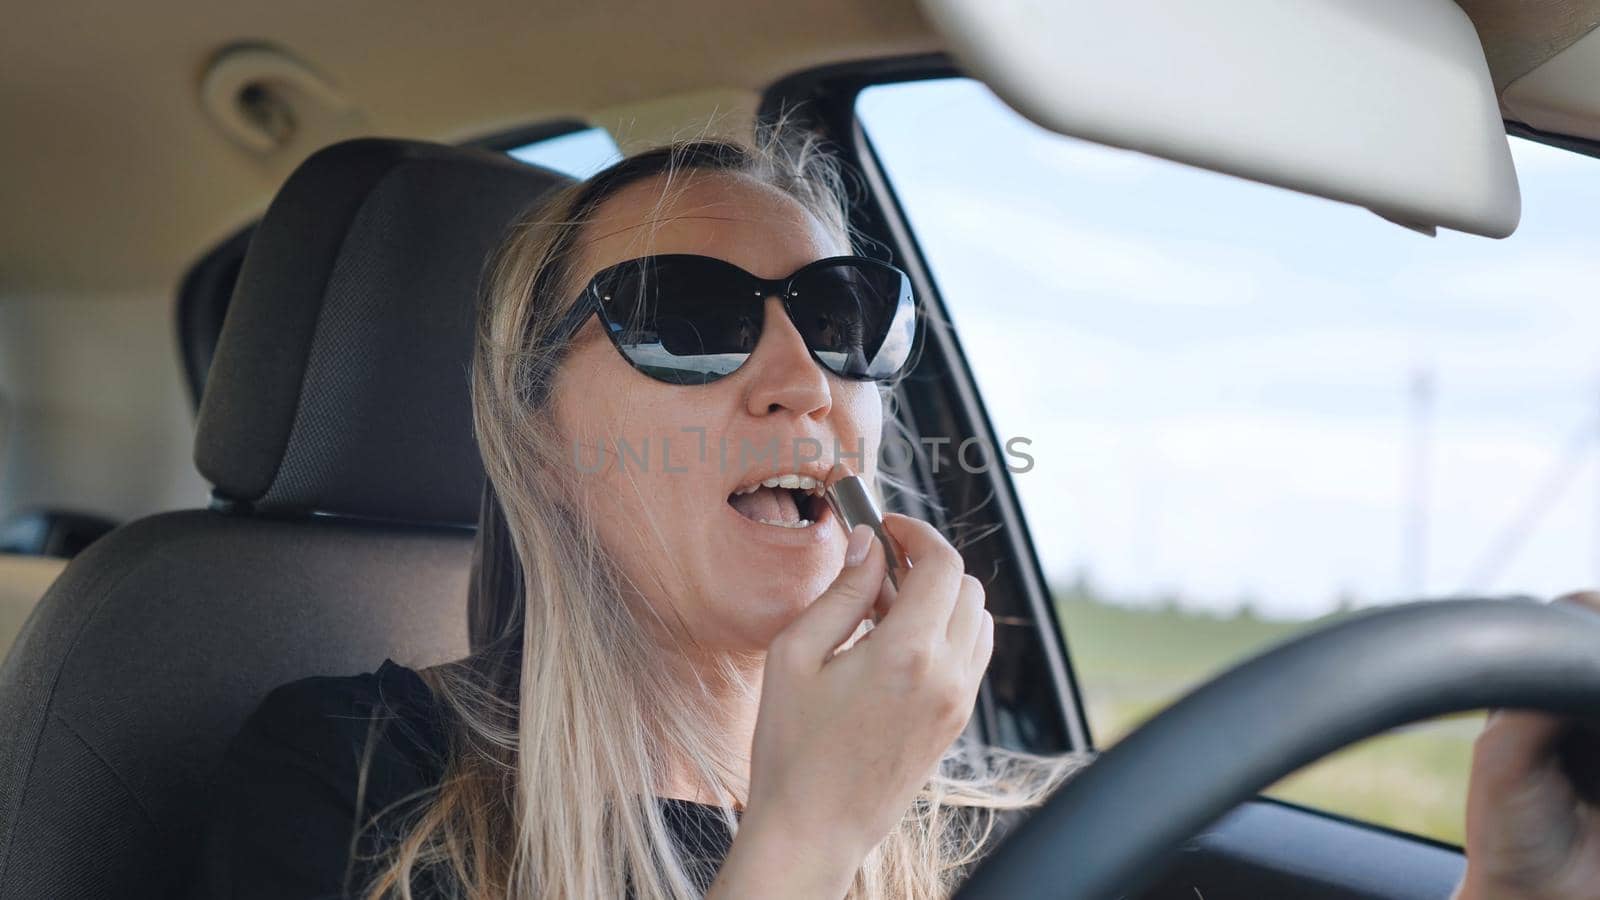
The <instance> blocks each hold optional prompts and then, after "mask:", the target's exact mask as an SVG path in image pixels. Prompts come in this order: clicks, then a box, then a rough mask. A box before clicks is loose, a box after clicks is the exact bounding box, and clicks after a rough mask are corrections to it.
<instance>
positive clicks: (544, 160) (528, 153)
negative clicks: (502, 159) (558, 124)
mask: <svg viewBox="0 0 1600 900" xmlns="http://www.w3.org/2000/svg"><path fill="white" fill-rule="evenodd" d="M507 153H509V154H510V155H511V156H512V157H514V158H516V159H520V160H522V161H523V162H526V163H533V164H534V165H538V166H544V167H545V168H547V169H554V170H556V171H557V172H561V173H563V174H566V175H571V176H572V177H573V178H580V179H581V178H588V177H589V176H590V175H593V174H594V173H596V172H598V171H600V170H601V169H603V168H605V167H606V166H609V165H611V164H612V163H614V162H616V161H617V160H619V159H621V158H622V154H621V153H619V152H618V151H617V143H616V141H614V140H612V139H611V133H610V132H608V131H606V130H605V129H604V128H585V129H583V130H582V131H574V132H572V133H571V134H563V135H561V136H560V137H553V138H546V139H544V140H542V141H536V142H534V143H532V144H527V145H524V146H521V147H517V148H516V149H514V150H509V151H507Z"/></svg>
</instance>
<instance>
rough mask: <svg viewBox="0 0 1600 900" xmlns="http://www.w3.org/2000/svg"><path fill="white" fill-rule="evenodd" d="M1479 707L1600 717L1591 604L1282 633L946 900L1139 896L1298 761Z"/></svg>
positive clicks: (1374, 620) (1133, 743) (1381, 613)
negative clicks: (1286, 636) (1184, 848)
mask: <svg viewBox="0 0 1600 900" xmlns="http://www.w3.org/2000/svg"><path fill="white" fill-rule="evenodd" d="M1488 707H1514V708H1524V709H1537V710H1543V711H1546V712H1552V713H1560V714H1564V715H1574V716H1587V717H1594V716H1596V714H1597V713H1600V614H1596V613H1595V612H1594V611H1592V610H1590V609H1587V608H1585V607H1582V606H1579V605H1577V604H1572V603H1549V604H1545V603H1538V602H1530V601H1520V600H1508V599H1451V600H1432V601H1421V602H1414V603H1407V604H1402V605H1399V606H1391V607H1385V608H1381V609H1377V610H1373V611H1370V612H1363V613H1358V614H1356V615H1354V616H1352V617H1350V618H1348V619H1344V620H1341V621H1339V622H1337V623H1334V624H1332V625H1329V626H1326V627H1324V628H1319V629H1317V630H1315V631H1311V632H1309V633H1306V634H1304V635H1301V636H1299V637H1296V638H1294V639H1292V640H1289V641H1287V642H1285V643H1283V644H1280V645H1278V646H1276V647H1274V648H1273V649H1270V650H1268V651H1267V652H1265V653H1263V654H1261V655H1259V656H1256V657H1254V658H1252V659H1250V660H1247V661H1246V662H1244V663H1241V664H1239V665H1237V666H1235V667H1234V668H1232V669H1230V670H1228V671H1227V672H1224V673H1223V674H1221V675H1219V676H1218V677H1216V678H1214V679H1212V680H1211V681H1208V682H1206V683H1205V684H1203V685H1201V686H1200V687H1198V688H1196V689H1195V690H1193V691H1191V692H1190V693H1189V694H1187V695H1185V696H1184V697H1183V698H1182V699H1180V700H1179V701H1178V702H1176V703H1174V704H1173V705H1172V706H1170V707H1168V708H1167V709H1165V710H1163V711H1162V712H1161V713H1160V714H1158V715H1156V716H1155V717H1154V718H1152V719H1151V720H1150V721H1148V722H1146V723H1145V724H1144V725H1143V726H1141V727H1140V728H1139V729H1138V730H1136V731H1134V732H1133V733H1131V734H1129V735H1128V736H1126V737H1124V738H1123V739H1122V740H1121V741H1119V742H1118V743H1117V744H1116V745H1115V746H1114V747H1112V748H1111V749H1110V750H1108V751H1106V752H1105V753H1103V754H1101V755H1100V756H1098V757H1097V758H1096V759H1095V760H1094V761H1093V762H1092V763H1091V764H1089V765H1088V766H1087V767H1086V768H1084V769H1083V770H1082V771H1081V772H1079V773H1078V774H1076V775H1075V776H1073V777H1072V778H1071V780H1069V781H1067V782H1066V783H1065V784H1064V785H1062V786H1061V788H1060V789H1058V790H1057V791H1056V793H1054V794H1053V795H1051V796H1050V798H1049V799H1048V800H1046V801H1045V802H1044V804H1042V805H1041V806H1040V807H1039V808H1038V809H1036V810H1034V812H1033V813H1032V814H1031V815H1029V816H1028V817H1027V818H1026V819H1024V820H1023V821H1022V822H1021V823H1019V824H1018V825H1017V826H1016V827H1015V828H1014V829H1013V830H1012V831H1011V833H1009V834H1008V835H1007V836H1006V838H1005V840H1003V841H1002V842H1001V844H1000V845H999V846H998V847H996V848H995V849H994V851H993V852H992V853H991V854H990V855H989V856H988V857H987V858H986V859H984V860H983V861H982V862H980V863H979V864H978V866H977V867H976V868H975V869H974V870H973V872H972V874H971V876H970V877H969V878H968V879H967V881H966V883H965V884H963V885H962V887H961V889H960V890H959V891H958V892H957V893H956V898H957V900H1000V898H1005V900H1021V898H1033V897H1037V898H1051V900H1102V898H1110V897H1118V896H1122V895H1124V894H1127V895H1130V896H1131V895H1134V894H1135V893H1136V892H1137V891H1139V890H1141V889H1143V888H1145V887H1148V886H1149V884H1150V883H1151V882H1152V881H1153V879H1154V878H1155V877H1157V876H1159V875H1160V874H1161V871H1162V868H1163V866H1164V864H1165V863H1166V862H1168V861H1169V859H1170V857H1171V855H1172V854H1173V853H1174V852H1175V851H1176V850H1177V849H1178V847H1179V846H1180V845H1181V844H1182V843H1183V842H1184V841H1186V840H1188V839H1189V838H1190V837H1191V836H1193V835H1194V834H1196V833H1197V832H1199V831H1200V830H1201V829H1203V828H1204V827H1205V826H1207V825H1209V824H1210V823H1211V822H1213V821H1215V820H1216V819H1218V818H1220V817H1221V816H1222V815H1224V814H1225V813H1227V812H1228V811H1229V810H1231V809H1232V808H1233V807H1235V806H1237V805H1238V804H1240V803H1243V802H1244V801H1246V800H1249V799H1251V798H1252V797H1254V796H1255V795H1256V794H1257V793H1259V792H1260V791H1261V790H1262V789H1264V788H1266V787H1268V786H1269V785H1271V784H1272V783H1273V782H1276V781H1277V780H1278V779H1280V778H1282V777H1283V776H1285V775H1288V774H1290V773H1291V772H1294V771H1295V770H1297V769H1299V768H1301V767H1302V766H1304V765H1306V764H1307V763H1311V762H1314V761H1316V760H1318V759H1320V758H1322V757H1323V756H1326V755H1327V754H1329V753H1331V752H1333V751H1335V750H1338V749H1339V748H1341V747H1345V746H1348V745H1350V744H1353V743H1355V742H1356V741H1359V740H1362V739H1364V738H1368V737H1371V736H1373V735H1376V734H1379V733H1381V732H1384V731H1387V730H1388V729H1390V728H1394V727H1395V726H1398V725H1404V724H1406V723H1409V722H1415V721H1418V720H1421V719H1427V718H1431V717H1433V716H1439V715H1444V714H1447V713H1452V712H1462V711H1466V710H1474V709H1484V708H1488Z"/></svg>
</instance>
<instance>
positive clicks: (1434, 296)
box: [859, 79, 1600, 617]
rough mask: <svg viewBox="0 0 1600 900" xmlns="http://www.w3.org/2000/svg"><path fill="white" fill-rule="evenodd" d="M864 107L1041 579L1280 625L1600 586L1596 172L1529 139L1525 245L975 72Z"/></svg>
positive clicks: (888, 94)
mask: <svg viewBox="0 0 1600 900" xmlns="http://www.w3.org/2000/svg"><path fill="white" fill-rule="evenodd" d="M859 111H860V113H861V116H862V119H863V121H864V122H865V124H866V128H867V132H868V134H869V136H870V137H871V139H872V141H873V143H874V146H875V147H876V148H877V150H878V153H879V156H880V157H881V158H882V159H883V161H884V165H885V168H886V169H887V171H888V174H889V177H890V179H891V181H892V182H893V185H894V188H895V190H896V191H897V192H898V194H899V196H900V200H901V202H902V204H903V205H904V206H905V208H906V210H907V214H908V216H909V217H910V220H911V224H912V227H913V229H914V231H915V233H916V235H917V238H918V240H919V241H920V243H921V246H922V250H923V253H924V254H925V256H926V257H927V258H928V260H929V264H930V266H931V268H932V270H933V276H934V278H935V280H936V281H937V283H938V285H939V289H940V291H941V293H942V295H943V297H944V300H945V302H946V304H947V306H948V308H949V312H950V316H951V319H952V321H953V323H954V324H955V327H956V332H957V334H958V336H959V338H960V340H961V342H962V345H963V347H964V349H965V351H966V354H967V357H968V360H969V362H970V364H971V365H972V367H973V370H974V374H975V377H976V378H977V380H978V383H979V387H980V389H981V391H982V394H983V397H984V399H985V402H986V404H987V405H988V411H989V414H990V418H991V421H992V422H993V423H994V426H995V429H996V432H997V434H998V436H999V437H1000V439H1001V440H1005V439H1007V438H1010V437H1015V436H1023V437H1026V438H1027V439H1029V440H1030V441H1031V442H1032V443H1031V446H1030V447H1029V452H1030V453H1031V454H1032V455H1033V456H1034V457H1035V460H1036V462H1035V465H1034V468H1033V469H1032V470H1031V471H1028V472H1022V473H1017V474H1015V475H1013V479H1014V483H1015V484H1016V486H1017V490H1018V492H1019V494H1020V496H1021V497H1022V502H1023V507H1024V512H1025V514H1026V517H1027V519H1028V522H1029V527H1030V531H1031V533H1032V536H1033V541H1034V544H1035V547H1036V549H1037V551H1038V552H1039V555H1040V557H1041V562H1042V564H1043V565H1044V568H1045V571H1046V573H1047V574H1048V575H1049V576H1050V577H1051V578H1052V579H1066V578H1070V577H1072V576H1073V574H1074V573H1076V572H1079V571H1086V572H1087V573H1088V574H1089V576H1090V578H1091V579H1092V581H1093V582H1094V583H1095V584H1096V585H1097V586H1098V587H1099V588H1100V589H1101V590H1102V591H1105V592H1107V593H1110V594H1112V595H1114V596H1120V597H1123V598H1125V599H1129V600H1142V599H1155V598H1158V597H1163V596H1172V595H1176V596H1177V597H1178V598H1179V602H1180V603H1182V604H1184V605H1187V606H1191V607H1200V608H1210V609H1216V610H1219V611H1226V610H1231V609H1234V608H1237V607H1238V606H1239V604H1240V603H1242V602H1246V601H1247V602H1249V603H1251V604H1252V605H1253V606H1254V607H1255V608H1256V609H1258V610H1260V611H1261V612H1263V613H1265V614H1268V615H1275V616H1284V617H1301V616H1311V615H1317V614H1320V613H1323V612H1326V611H1328V610H1329V609H1331V608H1333V606H1334V605H1335V604H1336V603H1337V602H1338V601H1339V598H1340V597H1341V596H1347V597H1349V599H1350V600H1351V601H1352V602H1354V603H1356V604H1357V605H1366V604H1370V603H1378V602H1393V601H1397V600H1405V599H1412V598H1416V597H1422V596H1440V595H1448V594H1458V593H1492V594H1506V593H1519V594H1520V593H1525V594H1532V595H1535V596H1540V597H1547V596H1551V595H1554V594H1556V593H1562V592H1565V591H1568V590H1573V589H1577V588H1580V587H1584V586H1593V585H1596V584H1600V303H1597V302H1596V299H1597V298H1596V292H1595V286H1596V285H1600V218H1597V217H1596V216H1595V214H1594V211H1595V210H1596V209H1600V160H1595V159H1591V158H1587V157H1581V156H1577V155H1575V154H1571V153H1567V152H1564V151H1560V150H1555V149H1553V148H1549V147H1545V146H1543V145H1540V144H1535V143H1532V142H1527V141H1523V140H1520V139H1515V138H1514V139H1512V145H1513V146H1512V150H1513V157H1514V160H1515V162H1516V165H1517V169H1518V175H1519V179H1520V181H1521V186H1522V195H1523V219H1522V224H1521V225H1520V226H1519V228H1518V229H1517V231H1516V233H1515V234H1513V235H1512V236H1511V237H1510V238H1507V239H1504V240H1499V241H1496V240H1492V239H1488V238H1482V237H1477V236H1472V235H1464V234H1459V233H1455V232H1448V231H1444V230H1441V231H1440V232H1439V236H1438V237H1427V236H1424V235H1421V234H1418V233H1415V232H1412V231H1408V230H1406V229H1403V228H1400V227H1398V226H1395V225H1393V224H1391V223H1389V222H1386V221H1384V220H1382V219H1380V218H1378V217H1377V216H1375V215H1373V214H1372V213H1370V212H1368V211H1366V210H1363V209H1360V208H1358V207H1354V206H1350V205H1346V204H1340V203H1335V202H1333V201H1328V200H1323V199H1320V198H1313V197H1309V196H1306V195H1302V194H1298V193H1295V192H1292V191H1288V190H1284V189H1280V188H1274V187H1268V186H1265V185H1259V184H1255V183H1252V182H1248V181H1244V180H1242V179H1238V178H1233V177H1230V176H1225V175H1218V174H1215V173H1211V172H1206V171H1203V170H1200V169H1196V168H1192V167H1188V166H1183V165H1180V164H1176V163H1171V162H1166V161H1163V160H1158V159H1155V158H1152V157H1149V156H1145V155H1142V154H1138V153H1133V152H1129V151H1123V150H1117V149H1112V148H1108V147H1104V146H1101V145H1096V144H1092V143H1088V142H1084V141H1079V140H1075V139H1071V138H1067V137H1063V136H1061V135H1057V134H1055V133H1052V132H1049V131H1046V130H1044V129H1042V128H1039V127H1037V126H1035V125H1033V124H1032V123H1030V122H1028V121H1026V120H1025V119H1023V118H1021V117H1020V116H1019V115H1017V114H1016V113H1015V112H1013V111H1011V110H1010V109H1009V108H1008V107H1006V106H1005V105H1004V104H1003V103H1002V102H1001V101H1000V100H999V99H998V98H996V97H995V96H994V95H993V94H992V93H991V92H990V91H988V89H987V88H985V87H983V86H982V85H980V84H978V83H976V82H971V81H967V80H964V79H951V80H941V81H931V82H917V83H911V84H905V85H894V86H885V87H877V88H872V89H870V90H869V91H868V92H867V94H866V95H864V96H863V98H862V100H861V103H860V106H859ZM1419 409H1423V410H1430V409H1431V412H1425V413H1423V414H1420V415H1419V414H1418V413H1417V411H1418V410H1419ZM1419 460H1424V462H1419ZM1417 473H1421V474H1417ZM1418 496H1422V497H1425V500H1423V501H1422V502H1417V501H1416V500H1415V499H1414V498H1416V497H1418ZM1418 510H1421V513H1420V517H1421V520H1422V522H1423V525H1422V527H1421V528H1420V530H1419V529H1418V528H1417V527H1416V525H1415V524H1414V523H1415V522H1416V521H1417V520H1418V517H1419V512H1418ZM1419 533H1420V534H1421V535H1422V538H1421V539H1420V540H1419V539H1418V538H1417V535H1418V534H1419ZM1418 547H1420V548H1421V549H1420V551H1419V550H1417V549H1415V548H1418ZM1408 548H1410V549H1408Z"/></svg>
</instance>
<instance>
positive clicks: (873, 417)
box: [833, 382, 883, 474]
mask: <svg viewBox="0 0 1600 900" xmlns="http://www.w3.org/2000/svg"><path fill="white" fill-rule="evenodd" d="M834 397H835V402H834V408H833V429H834V432H835V433H836V434H837V435H838V438H839V445H840V449H839V452H840V454H841V457H842V461H843V462H844V463H845V464H846V465H848V466H849V467H850V468H851V469H852V470H854V471H855V472H857V473H858V474H871V473H872V472H875V471H876V470H877V462H878V448H879V446H880V444H881V442H882V437H883V398H882V396H881V395H880V394H879V393H878V388H877V386H876V385H873V384H866V383H862V382H844V383H843V386H842V387H841V388H838V389H836V391H835V393H834Z"/></svg>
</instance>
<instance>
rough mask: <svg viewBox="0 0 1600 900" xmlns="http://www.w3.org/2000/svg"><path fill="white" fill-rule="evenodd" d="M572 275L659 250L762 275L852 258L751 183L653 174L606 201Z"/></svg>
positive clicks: (800, 209) (797, 209) (797, 211)
mask: <svg viewBox="0 0 1600 900" xmlns="http://www.w3.org/2000/svg"><path fill="white" fill-rule="evenodd" d="M578 250H579V258H578V259H577V260H576V262H575V271H574V273H573V274H574V275H575V276H576V277H577V280H578V283H579V284H582V283H583V282H585V281H587V280H588V279H589V278H590V277H591V276H593V275H594V273H596V272H598V271H600V270H601V269H603V268H605V267H606V266H609V265H613V264H615V263H619V262H622V261H623V260H627V259H634V258H636V257H640V256H651V255H654V254H658V253H698V254H701V255H704V256H714V257H716V258H718V259H722V260H726V261H728V262H731V263H733V264H734V265H736V266H739V267H741V268H743V269H745V270H747V271H749V272H751V273H753V274H755V275H760V276H762V277H765V278H780V277H782V276H784V275H788V274H789V273H790V272H793V271H794V270H796V269H798V268H800V267H801V266H803V265H805V264H806V263H808V262H811V261H812V260H816V259H821V258H823V257H826V256H836V255H841V254H845V253H849V252H850V251H849V249H848V248H845V247H841V246H839V242H838V238H836V237H834V236H833V235H832V234H831V233H830V231H829V230H828V229H827V228H826V227H825V226H824V225H823V224H822V222H821V220H819V219H818V218H817V217H816V216H815V215H812V213H811V212H810V211H809V210H807V209H806V208H805V207H804V206H802V205H801V204H800V202H799V201H798V200H795V199H794V198H793V197H791V196H789V195H788V194H786V193H784V192H783V191H781V190H779V189H777V188H775V187H772V186H770V185H766V184H762V183H761V182H758V181H756V180H754V179H752V178H749V177H746V176H743V175H736V174H732V173H726V172H690V173H679V174H678V175H676V176H674V177H673V179H672V182H671V184H670V185H669V184H668V183H667V180H666V178H665V177H663V176H654V177H651V178H648V179H646V180H644V181H639V182H635V183H633V184H630V185H628V186H627V187H625V188H623V189H622V190H620V191H618V192H617V193H616V194H613V195H612V196H610V197H608V198H607V199H606V200H605V201H604V202H602V203H601V204H600V207H599V208H598V209H597V210H596V211H595V216H594V218H593V220H592V221H591V222H590V223H588V224H587V225H586V226H584V231H583V234H582V235H580V238H579V243H578Z"/></svg>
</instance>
